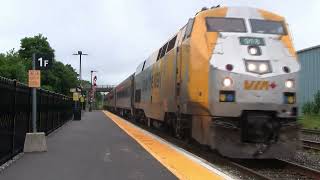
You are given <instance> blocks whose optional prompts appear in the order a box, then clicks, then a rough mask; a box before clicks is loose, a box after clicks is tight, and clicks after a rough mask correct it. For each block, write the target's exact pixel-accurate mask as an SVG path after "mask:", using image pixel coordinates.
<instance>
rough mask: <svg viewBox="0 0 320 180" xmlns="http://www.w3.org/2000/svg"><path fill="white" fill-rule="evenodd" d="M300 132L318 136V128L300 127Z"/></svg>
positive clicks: (319, 133)
mask: <svg viewBox="0 0 320 180" xmlns="http://www.w3.org/2000/svg"><path fill="white" fill-rule="evenodd" d="M301 132H302V133H303V134H307V135H319V136H320V131H318V130H311V129H301Z"/></svg>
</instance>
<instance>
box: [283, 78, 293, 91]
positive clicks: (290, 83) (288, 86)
mask: <svg viewBox="0 0 320 180" xmlns="http://www.w3.org/2000/svg"><path fill="white" fill-rule="evenodd" d="M285 86H286V88H289V89H291V88H293V87H294V81H293V80H291V79H290V80H287V81H286V82H285Z"/></svg>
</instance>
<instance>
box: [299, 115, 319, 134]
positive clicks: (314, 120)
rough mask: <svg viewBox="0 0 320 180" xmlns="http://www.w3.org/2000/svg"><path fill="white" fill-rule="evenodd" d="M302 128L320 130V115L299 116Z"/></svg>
mask: <svg viewBox="0 0 320 180" xmlns="http://www.w3.org/2000/svg"><path fill="white" fill-rule="evenodd" d="M299 122H300V123H301V124H302V127H303V128H306V129H314V130H320V115H304V116H302V117H301V118H299Z"/></svg>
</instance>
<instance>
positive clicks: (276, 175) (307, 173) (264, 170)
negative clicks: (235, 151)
mask: <svg viewBox="0 0 320 180" xmlns="http://www.w3.org/2000/svg"><path fill="white" fill-rule="evenodd" d="M234 163H235V164H237V165H238V166H239V167H241V168H246V169H248V170H247V171H250V172H251V173H253V174H256V177H257V179H264V180H272V179H292V180H293V179H297V180H298V179H299V180H301V179H320V171H317V170H314V169H311V168H308V167H305V166H302V165H299V164H296V163H292V162H289V161H285V160H280V159H271V160H234Z"/></svg>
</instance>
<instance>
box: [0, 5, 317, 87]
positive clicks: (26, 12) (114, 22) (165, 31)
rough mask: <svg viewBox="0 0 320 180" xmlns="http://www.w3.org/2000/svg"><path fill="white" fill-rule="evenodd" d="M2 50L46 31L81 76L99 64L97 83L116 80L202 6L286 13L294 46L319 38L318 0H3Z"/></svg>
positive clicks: (0, 15) (0, 10)
mask: <svg viewBox="0 0 320 180" xmlns="http://www.w3.org/2000/svg"><path fill="white" fill-rule="evenodd" d="M0 2H1V4H0V52H1V53H4V52H7V51H8V50H10V49H12V48H15V49H19V46H20V44H19V43H20V39H21V38H23V37H26V36H34V35H36V34H38V33H42V34H43V35H44V36H46V37H48V40H49V42H50V44H51V46H52V47H53V48H54V49H55V51H56V58H57V59H58V60H59V61H62V62H63V63H68V64H71V65H72V66H73V67H74V68H76V69H77V71H78V70H79V60H78V57H75V56H72V53H75V52H77V51H78V50H82V51H83V52H85V53H88V54H89V56H87V57H84V60H83V71H82V72H83V78H84V79H87V80H89V79H90V70H97V71H99V72H98V84H116V83H118V82H120V81H122V80H123V79H125V78H126V77H127V76H128V75H130V74H131V73H133V72H134V71H135V69H136V66H137V65H138V64H139V63H140V62H141V61H143V60H144V59H145V58H146V57H147V56H148V55H149V54H151V53H152V52H153V51H154V50H156V49H157V48H159V47H160V46H161V45H162V44H163V43H164V42H165V41H166V40H168V38H169V37H170V36H172V35H173V34H174V33H176V32H177V30H178V29H179V28H181V27H182V26H183V25H184V24H186V22H187V20H188V19H189V18H190V17H193V16H194V14H195V13H196V12H197V11H198V10H200V9H201V8H202V7H204V6H207V7H211V6H214V5H217V4H221V5H223V6H251V7H257V8H262V9H266V10H270V11H273V12H276V13H279V14H281V15H283V16H285V17H286V19H287V21H288V23H289V24H290V27H291V32H292V34H293V36H294V43H295V47H296V49H298V50H299V49H303V48H307V47H310V46H314V45H319V44H320V35H319V29H320V21H319V15H320V1H319V0H305V1H302V0H287V1H283V0H236V1H235V0H217V1H215V0H74V1H71V0H27V1H26V0H0Z"/></svg>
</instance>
